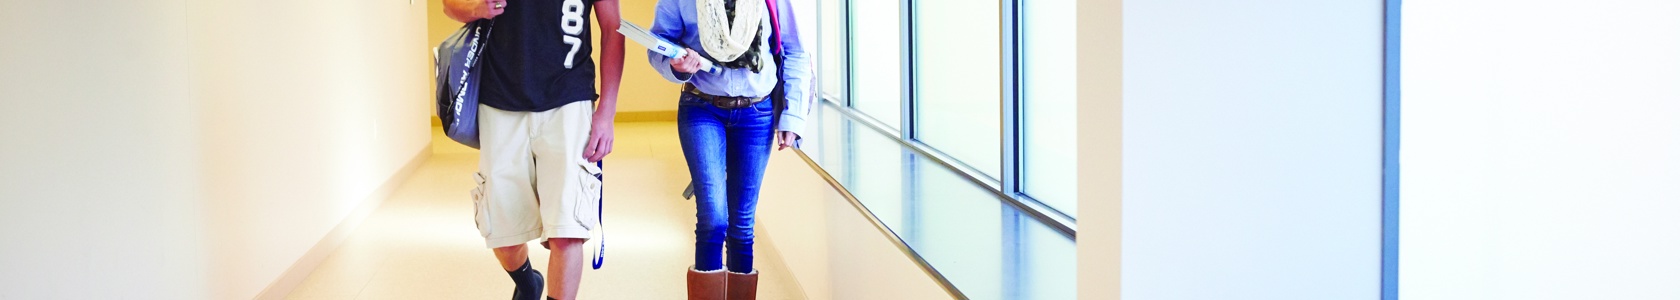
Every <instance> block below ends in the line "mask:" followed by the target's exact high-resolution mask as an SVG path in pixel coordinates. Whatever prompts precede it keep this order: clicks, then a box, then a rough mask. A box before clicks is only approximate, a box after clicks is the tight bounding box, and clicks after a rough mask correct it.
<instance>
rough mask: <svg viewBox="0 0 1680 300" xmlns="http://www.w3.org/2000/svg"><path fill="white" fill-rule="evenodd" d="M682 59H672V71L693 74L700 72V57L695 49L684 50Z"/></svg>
mask: <svg viewBox="0 0 1680 300" xmlns="http://www.w3.org/2000/svg"><path fill="white" fill-rule="evenodd" d="M684 51H686V52H683V56H682V57H678V58H672V59H671V70H672V71H677V72H680V73H689V74H693V73H694V72H695V71H699V70H700V55H698V54H695V53H697V52H694V49H687V50H684Z"/></svg>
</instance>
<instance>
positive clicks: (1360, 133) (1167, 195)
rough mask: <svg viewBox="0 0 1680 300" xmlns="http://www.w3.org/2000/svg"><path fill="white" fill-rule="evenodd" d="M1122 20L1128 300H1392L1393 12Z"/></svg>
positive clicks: (1228, 13)
mask: <svg viewBox="0 0 1680 300" xmlns="http://www.w3.org/2000/svg"><path fill="white" fill-rule="evenodd" d="M1110 17H1112V16H1110ZM1120 17H1121V18H1122V22H1124V29H1123V31H1122V32H1123V33H1122V35H1123V36H1124V42H1125V49H1124V53H1123V54H1122V59H1123V60H1124V67H1123V68H1122V70H1121V72H1122V73H1123V74H1122V76H1123V77H1124V82H1123V85H1124V87H1125V89H1124V90H1123V91H1111V92H1118V93H1121V94H1122V97H1123V98H1124V100H1125V102H1124V108H1125V109H1124V112H1123V117H1122V118H1123V120H1122V123H1123V128H1124V136H1123V137H1122V142H1123V145H1122V148H1121V152H1123V153H1124V156H1123V157H1122V160H1123V166H1122V169H1121V170H1122V172H1123V173H1124V176H1125V177H1124V178H1123V179H1122V181H1121V182H1122V185H1123V186H1124V187H1125V189H1124V191H1123V192H1122V193H1121V194H1120V201H1122V202H1123V205H1124V207H1125V210H1124V211H1123V213H1122V218H1121V223H1122V224H1121V228H1122V232H1123V236H1122V245H1121V246H1122V249H1121V254H1120V255H1121V263H1120V268H1121V274H1122V277H1121V287H1120V289H1121V290H1120V291H1121V293H1122V296H1123V298H1127V299H1375V298H1377V296H1378V284H1379V276H1380V274H1379V267H1380V264H1379V262H1380V260H1379V258H1380V249H1381V248H1380V246H1381V241H1380V225H1381V224H1380V217H1381V213H1380V205H1381V198H1380V196H1381V192H1380V185H1381V181H1380V175H1381V169H1380V168H1381V153H1382V152H1381V149H1382V148H1381V145H1382V144H1381V120H1382V119H1381V117H1382V110H1381V103H1382V98H1381V95H1382V90H1381V83H1382V69H1381V63H1382V35H1381V34H1382V2H1381V1H1305V0H1295V1H1218V2H1217V3H1215V2H1214V1H1178V0H1128V1H1126V2H1125V12H1124V14H1122V15H1120ZM1082 19H1083V16H1082ZM1088 29H1089V28H1082V30H1088ZM1082 69H1085V68H1083V67H1082ZM1082 96H1083V95H1082ZM1086 117H1087V116H1080V119H1081V120H1084V119H1086ZM1084 131H1085V130H1084V129H1082V130H1081V132H1084ZM1084 154H1085V152H1084V151H1081V155H1084ZM1081 169H1082V170H1083V169H1085V168H1084V167H1081ZM1082 186H1083V185H1082ZM1082 196H1086V197H1092V196H1095V197H1104V196H1103V195H1091V194H1083V195H1082ZM1106 197H1114V196H1112V195H1108V196H1106ZM1110 199H1112V198H1110ZM1082 215H1083V212H1082ZM1081 220H1082V221H1083V220H1084V218H1081ZM1080 227H1081V229H1086V228H1088V226H1086V225H1085V224H1081V226H1080Z"/></svg>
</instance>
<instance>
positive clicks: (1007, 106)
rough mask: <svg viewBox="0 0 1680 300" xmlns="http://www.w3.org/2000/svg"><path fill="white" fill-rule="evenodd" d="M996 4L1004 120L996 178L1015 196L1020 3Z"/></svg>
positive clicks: (1018, 163) (1018, 191)
mask: <svg viewBox="0 0 1680 300" xmlns="http://www.w3.org/2000/svg"><path fill="white" fill-rule="evenodd" d="M998 2H999V10H998V11H999V18H1000V20H999V22H998V23H999V26H1000V28H999V32H1000V33H1001V34H999V36H998V40H999V43H998V47H999V54H1001V55H999V56H1000V59H1001V60H1002V61H1001V62H1000V63H999V64H998V66H1000V67H1001V70H998V71H999V75H1000V76H999V77H1000V79H1001V82H999V87H1000V89H1001V90H1000V93H999V95H1000V96H1002V99H1000V101H998V102H999V103H1000V105H1001V106H1002V107H1001V109H1000V112H1001V114H999V116H998V117H999V118H1002V121H1003V126H1000V129H1001V130H1002V132H1000V133H999V134H1000V135H1001V138H1000V140H1001V141H1002V143H1001V145H999V147H1001V149H1000V153H1002V154H1003V155H1002V157H1000V158H999V159H1001V160H1002V163H1001V165H1000V166H1001V167H1002V170H1000V171H1001V172H1000V174H999V175H1001V176H1002V178H998V179H999V182H1000V184H1001V185H1002V186H1001V189H1002V190H1003V192H1004V193H1006V194H1010V195H1018V194H1021V193H1022V189H1021V177H1023V174H1021V172H1022V171H1021V169H1022V168H1021V166H1022V164H1021V150H1022V149H1021V148H1022V139H1021V131H1022V128H1021V125H1022V123H1024V122H1021V112H1022V105H1021V104H1022V97H1021V95H1022V90H1023V88H1022V85H1021V84H1022V80H1021V66H1022V64H1021V61H1022V55H1021V53H1022V52H1023V51H1022V49H1021V34H1020V33H1021V30H1020V29H1021V23H1020V20H1021V18H1020V16H1021V14H1020V12H1021V2H1020V0H999V1H998Z"/></svg>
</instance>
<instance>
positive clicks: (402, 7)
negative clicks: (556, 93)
mask: <svg viewBox="0 0 1680 300" xmlns="http://www.w3.org/2000/svg"><path fill="white" fill-rule="evenodd" d="M105 2H106V3H98V4H88V3H76V2H51V3H29V4H28V5H24V4H21V3H13V2H6V3H4V4H0V5H3V6H0V20H4V22H6V23H4V24H0V25H3V26H0V28H4V29H0V30H4V31H0V32H3V33H4V35H3V36H0V38H3V39H4V40H7V41H8V42H7V43H5V44H4V45H0V49H4V55H0V62H3V63H0V66H3V68H4V69H7V70H12V71H9V72H4V75H0V76H4V77H3V79H4V80H0V82H3V83H0V87H3V90H5V91H6V93H5V95H4V96H3V97H4V98H3V99H4V105H5V106H6V107H8V109H6V110H5V112H4V114H6V115H5V117H3V118H0V125H4V126H0V134H3V136H0V137H3V138H4V140H6V141H7V142H5V144H4V148H0V149H4V152H0V165H3V166H4V168H0V179H4V180H0V199H3V200H0V220H3V221H0V222H4V223H0V225H4V229H0V233H3V234H4V235H3V238H4V239H5V240H7V241H9V242H7V243H4V246H0V278H3V279H0V298H4V299H14V298H16V299H72V298H74V299H82V298H154V299H162V298H167V299H204V298H212V299H248V298H252V297H254V296H257V295H258V293H259V292H260V291H262V290H263V289H264V288H265V287H268V286H270V285H271V284H273V283H276V282H277V280H278V279H280V278H282V274H283V273H285V272H286V271H287V270H288V269H290V268H292V267H294V263H296V262H299V261H300V260H302V259H303V258H306V253H308V252H309V251H311V249H313V248H316V246H317V245H318V244H321V243H322V242H324V241H326V242H330V239H326V240H324V238H327V237H329V232H331V231H332V230H334V229H335V228H337V227H339V226H340V225H341V224H344V223H345V221H350V222H351V223H353V222H354V221H355V218H353V217H352V213H353V212H354V211H356V210H357V209H364V210H365V209H366V208H367V207H369V205H370V204H377V201H378V200H379V199H381V198H382V197H381V196H382V195H380V194H379V191H380V188H381V186H382V184H384V183H386V182H388V181H389V180H390V179H392V178H394V177H396V176H398V175H400V173H401V172H400V170H403V169H404V167H405V166H409V165H410V163H411V162H413V161H414V159H415V158H416V157H417V154H422V152H421V151H423V150H425V149H426V142H427V141H428V140H429V138H430V133H429V131H428V129H429V128H428V126H427V123H426V122H427V121H426V118H427V116H428V115H429V114H430V112H431V108H430V107H431V104H430V101H429V99H430V90H429V88H428V83H429V81H430V79H429V77H430V73H431V72H430V71H429V65H430V54H428V52H427V50H426V49H428V47H426V45H425V34H424V33H425V26H424V24H425V23H424V22H425V21H424V20H425V19H424V8H425V5H424V2H417V3H415V4H413V5H410V4H409V3H408V2H406V1H390V2H377V3H376V2H330V1H313V2H307V1H306V2H296V1H292V2H228V1H210V0H184V1H105ZM65 24H72V25H71V26H66V25H65ZM326 244H329V245H330V244H331V243H326ZM327 250H330V249H327ZM316 253H322V250H320V249H316ZM302 261H307V260H302ZM303 267H305V268H307V266H303ZM304 271H307V270H306V269H305V270H304ZM72 293H73V294H72Z"/></svg>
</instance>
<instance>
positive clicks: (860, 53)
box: [847, 0, 903, 129]
mask: <svg viewBox="0 0 1680 300" xmlns="http://www.w3.org/2000/svg"><path fill="white" fill-rule="evenodd" d="M848 2H849V3H851V11H852V12H854V13H848V14H847V15H850V16H851V21H852V32H851V37H850V38H851V39H852V41H851V43H849V45H850V46H851V50H852V53H851V55H852V72H851V76H852V78H851V79H852V94H851V95H849V96H850V99H849V100H850V101H851V106H852V108H854V109H857V110H858V111H861V112H863V113H864V114H866V115H869V117H871V118H873V119H875V120H876V121H880V122H881V123H883V124H886V125H887V126H888V127H890V128H894V129H897V128H899V123H900V122H899V119H900V112H901V111H902V108H901V107H900V105H901V104H900V103H901V102H900V99H901V98H903V95H901V91H903V90H902V89H901V85H902V82H900V80H899V79H900V78H902V76H900V75H902V74H901V73H900V72H902V70H900V69H899V66H900V65H902V63H903V57H901V56H900V55H899V53H900V52H899V48H900V47H899V46H900V43H899V26H900V24H899V16H898V14H899V10H898V8H899V3H898V1H894V0H851V1H848ZM865 8H867V9H865Z"/></svg>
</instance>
